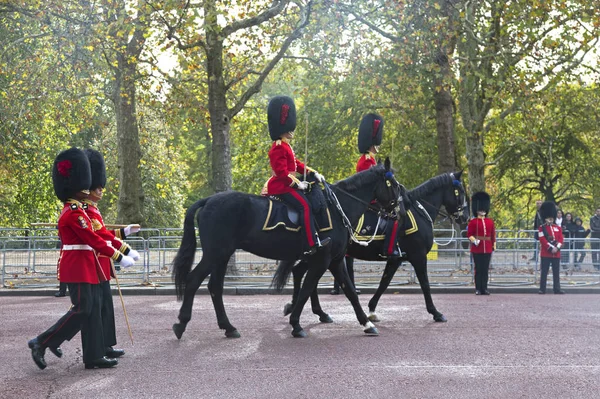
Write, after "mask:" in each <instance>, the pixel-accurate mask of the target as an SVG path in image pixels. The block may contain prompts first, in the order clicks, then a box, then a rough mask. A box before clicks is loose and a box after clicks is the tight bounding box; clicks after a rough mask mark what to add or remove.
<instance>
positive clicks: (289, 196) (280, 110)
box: [267, 96, 331, 255]
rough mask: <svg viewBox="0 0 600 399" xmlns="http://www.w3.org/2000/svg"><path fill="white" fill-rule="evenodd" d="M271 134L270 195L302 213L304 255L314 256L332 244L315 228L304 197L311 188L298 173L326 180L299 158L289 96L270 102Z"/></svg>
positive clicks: (293, 109)
mask: <svg viewBox="0 0 600 399" xmlns="http://www.w3.org/2000/svg"><path fill="white" fill-rule="evenodd" d="M267 118H268V122H269V134H270V136H271V139H272V140H273V145H272V146H271V150H270V151H269V162H270V164H271V169H272V174H273V175H272V176H271V178H270V179H269V180H268V181H267V195H275V196H277V197H279V198H280V199H281V200H282V201H284V202H285V203H287V204H288V205H290V206H291V207H292V208H294V209H295V210H296V211H298V213H299V214H300V220H299V222H300V225H301V226H302V228H303V229H304V232H305V233H304V237H305V244H306V245H305V248H306V250H305V251H304V255H312V254H314V253H315V252H316V250H317V248H322V247H324V246H326V245H328V244H329V242H330V241H331V239H330V238H329V237H326V238H324V239H323V240H320V239H319V235H318V233H317V231H316V229H315V223H314V220H313V218H312V215H311V212H310V204H309V202H308V200H307V198H306V195H305V194H304V190H307V189H308V188H309V183H308V182H306V181H300V180H299V179H298V178H297V177H296V173H300V174H304V173H306V174H307V175H309V176H311V177H314V178H315V179H316V180H317V181H319V182H323V181H324V178H323V176H322V175H321V174H319V173H318V172H317V171H315V170H314V169H311V168H308V167H306V166H305V165H304V164H303V163H302V162H300V161H298V160H297V159H296V155H295V154H294V150H293V149H292V147H291V146H290V144H289V143H290V140H291V139H293V138H294V131H295V130H296V105H295V104H294V100H292V99H291V98H290V97H287V96H277V97H274V98H273V99H271V101H270V102H269V107H268V110H267Z"/></svg>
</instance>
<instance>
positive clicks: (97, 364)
mask: <svg viewBox="0 0 600 399" xmlns="http://www.w3.org/2000/svg"><path fill="white" fill-rule="evenodd" d="M117 364H119V361H118V360H117V359H109V358H107V357H106V356H105V357H101V358H100V359H96V360H94V361H93V362H90V363H86V364H85V368H86V369H95V368H99V369H107V368H110V367H114V366H116V365H117Z"/></svg>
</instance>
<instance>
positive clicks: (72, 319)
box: [37, 283, 105, 363]
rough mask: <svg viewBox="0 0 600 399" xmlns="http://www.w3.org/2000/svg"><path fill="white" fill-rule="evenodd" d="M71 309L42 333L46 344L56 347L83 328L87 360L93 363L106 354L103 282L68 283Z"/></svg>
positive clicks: (41, 336)
mask: <svg viewBox="0 0 600 399" xmlns="http://www.w3.org/2000/svg"><path fill="white" fill-rule="evenodd" d="M67 285H68V287H69V296H70V297H71V304H72V306H71V308H70V309H69V311H68V312H67V313H65V315H64V316H63V317H61V318H60V319H59V320H58V321H57V322H56V323H55V324H54V325H53V326H52V327H50V328H49V329H48V330H46V331H44V332H43V333H41V334H40V335H38V337H37V338H38V341H39V342H40V344H41V345H43V346H44V347H52V348H56V347H58V346H60V345H61V344H62V343H63V342H64V341H70V340H71V338H73V337H74V336H75V335H76V334H77V333H78V332H79V331H81V345H82V348H83V362H84V363H89V362H92V361H94V360H96V359H99V358H101V357H103V356H104V353H105V346H104V338H103V330H102V318H101V317H102V316H101V313H100V306H101V302H102V291H101V289H100V284H88V283H67Z"/></svg>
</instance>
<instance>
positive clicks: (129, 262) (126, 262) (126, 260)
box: [119, 255, 135, 267]
mask: <svg viewBox="0 0 600 399" xmlns="http://www.w3.org/2000/svg"><path fill="white" fill-rule="evenodd" d="M119 263H120V264H121V266H123V267H131V266H133V265H135V261H134V260H133V258H132V257H131V256H127V255H123V259H121V261H120V262H119Z"/></svg>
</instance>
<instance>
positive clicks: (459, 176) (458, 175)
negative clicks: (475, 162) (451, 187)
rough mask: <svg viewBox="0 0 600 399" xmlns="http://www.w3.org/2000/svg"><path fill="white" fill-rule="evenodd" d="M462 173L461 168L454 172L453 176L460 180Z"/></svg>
mask: <svg viewBox="0 0 600 399" xmlns="http://www.w3.org/2000/svg"><path fill="white" fill-rule="evenodd" d="M462 173H463V171H462V170H461V171H460V172H455V173H454V178H455V179H456V180H460V178H461V177H462Z"/></svg>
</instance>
